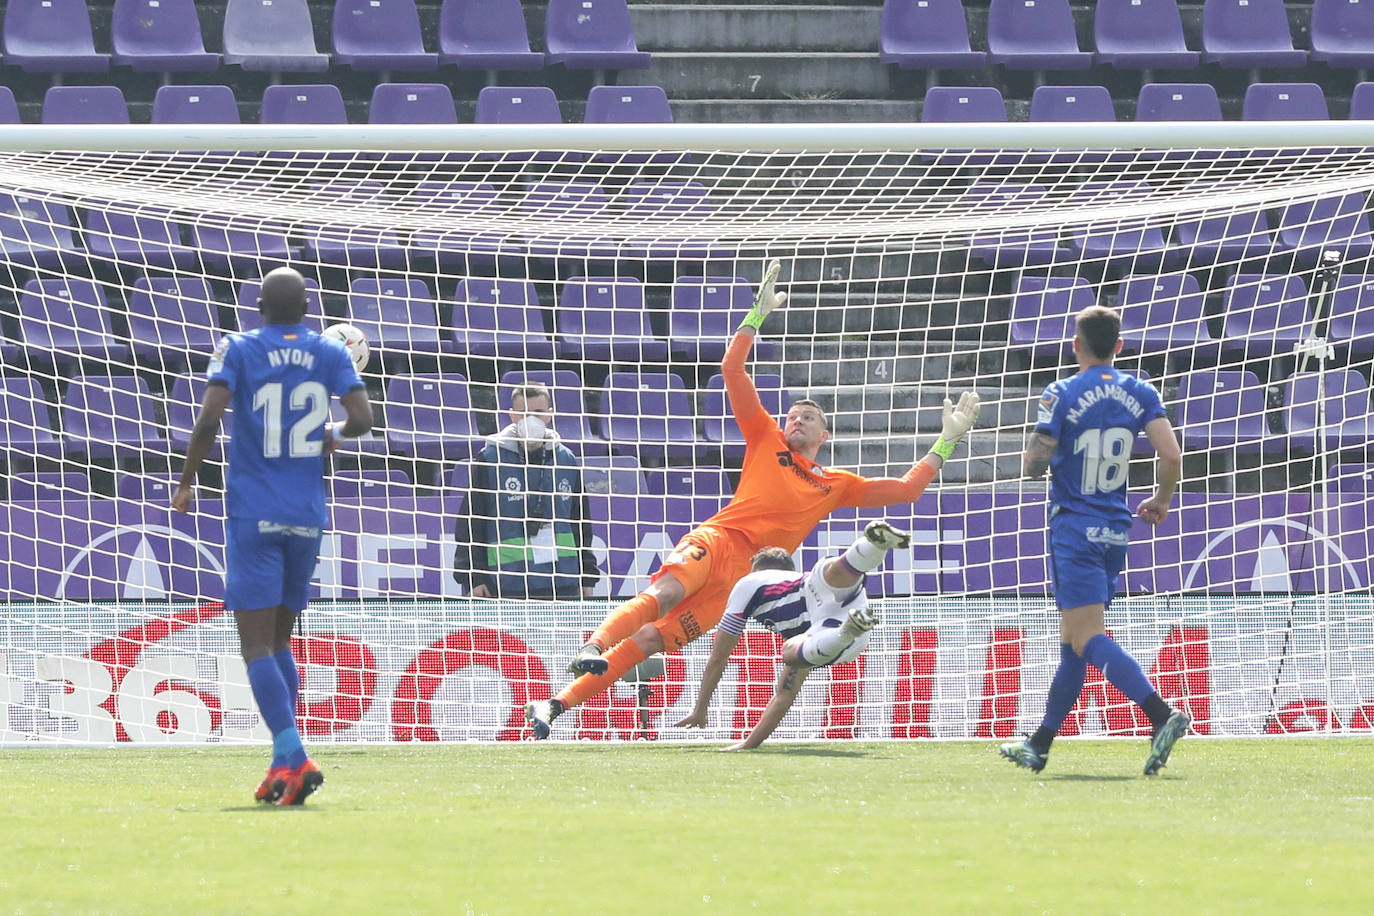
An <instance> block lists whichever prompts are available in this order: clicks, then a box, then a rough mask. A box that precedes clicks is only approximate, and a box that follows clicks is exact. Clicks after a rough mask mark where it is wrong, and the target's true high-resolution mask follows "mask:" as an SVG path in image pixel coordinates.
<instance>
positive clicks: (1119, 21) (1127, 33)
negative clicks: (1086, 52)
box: [1093, 0, 1198, 70]
mask: <svg viewBox="0 0 1374 916" xmlns="http://www.w3.org/2000/svg"><path fill="white" fill-rule="evenodd" d="M1093 36H1094V40H1095V44H1096V45H1097V60H1098V62H1099V63H1103V64H1109V65H1111V66H1113V67H1115V68H1117V69H1118V70H1151V69H1154V68H1156V67H1158V68H1161V69H1166V70H1191V69H1192V68H1193V67H1196V66H1197V63H1198V52H1196V51H1189V50H1188V45H1187V44H1186V43H1185V42H1184V40H1183V18H1182V17H1181V16H1180V15H1179V12H1178V3H1177V0H1098V2H1097V7H1096V11H1095V12H1094V14H1093Z"/></svg>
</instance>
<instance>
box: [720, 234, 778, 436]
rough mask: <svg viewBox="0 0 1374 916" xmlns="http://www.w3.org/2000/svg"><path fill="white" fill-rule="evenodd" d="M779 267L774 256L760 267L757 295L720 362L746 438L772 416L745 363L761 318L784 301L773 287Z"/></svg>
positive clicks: (758, 431) (769, 423) (762, 428)
mask: <svg viewBox="0 0 1374 916" xmlns="http://www.w3.org/2000/svg"><path fill="white" fill-rule="evenodd" d="M781 270H782V262H780V261H778V260H776V259H774V260H773V261H771V262H770V263H769V264H768V268H767V269H766V270H765V271H764V276H763V283H762V284H760V285H759V292H758V295H757V296H755V297H754V306H753V308H751V309H750V310H749V313H748V314H747V315H745V316H744V321H743V322H741V323H740V326H739V330H737V331H736V332H735V336H734V338H733V339H732V340H731V341H730V346H729V347H728V348H726V350H725V358H724V359H723V360H721V363H720V375H721V378H722V379H724V381H725V393H726V394H728V395H729V396H730V409H731V410H733V411H734V414H735V422H736V423H738V424H739V428H740V432H741V433H743V434H744V436H745V438H746V439H749V438H751V436H752V435H758V434H762V433H763V432H764V431H765V430H767V429H770V428H771V426H772V424H773V418H772V417H770V416H769V415H768V412H767V411H766V410H764V409H763V402H762V401H760V400H759V393H758V389H756V388H755V387H754V381H753V379H751V378H750V377H749V370H748V369H747V368H746V367H745V363H746V361H747V360H748V358H749V350H750V349H751V348H752V347H753V345H754V336H755V335H756V334H757V333H758V330H759V327H760V326H761V325H762V324H763V319H764V318H766V317H768V313H769V312H771V311H773V310H774V309H775V308H778V307H779V306H781V305H782V304H783V303H784V302H786V301H787V294H786V293H780V292H777V290H776V289H774V287H775V285H776V284H777V280H778V272H779V271H781Z"/></svg>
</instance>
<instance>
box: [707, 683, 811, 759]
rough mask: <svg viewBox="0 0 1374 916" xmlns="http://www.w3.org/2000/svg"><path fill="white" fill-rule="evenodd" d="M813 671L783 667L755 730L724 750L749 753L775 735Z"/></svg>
mask: <svg viewBox="0 0 1374 916" xmlns="http://www.w3.org/2000/svg"><path fill="white" fill-rule="evenodd" d="M811 671H812V669H811V668H809V667H804V666H801V665H791V664H786V665H783V666H782V671H780V672H779V673H778V681H777V683H776V684H774V685H773V696H772V697H771V698H770V699H769V700H768V705H767V706H765V707H764V708H763V714H762V715H761V716H759V721H758V724H757V725H755V726H754V730H753V731H751V732H750V733H749V734H747V735H745V736H744V740H743V741H738V742H736V743H735V744H731V745H729V746H728V747H725V748H722V750H727V751H748V750H752V749H754V748H756V747H758V746H759V745H760V744H762V743H763V742H764V741H765V740H767V738H768V736H769V735H771V734H773V730H774V729H776V728H777V727H778V725H779V723H781V722H782V720H783V719H784V718H785V717H786V716H787V713H788V711H789V710H791V709H792V704H793V703H794V702H796V699H797V694H799V693H801V689H802V684H803V683H805V681H806V676H807V675H808V674H810V673H811Z"/></svg>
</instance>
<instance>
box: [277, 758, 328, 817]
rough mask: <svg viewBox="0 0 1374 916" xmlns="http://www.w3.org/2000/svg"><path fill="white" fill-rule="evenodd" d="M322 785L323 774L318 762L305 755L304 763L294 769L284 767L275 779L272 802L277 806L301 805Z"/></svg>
mask: <svg viewBox="0 0 1374 916" xmlns="http://www.w3.org/2000/svg"><path fill="white" fill-rule="evenodd" d="M322 785H324V774H323V773H321V772H320V767H319V764H317V763H315V761H313V760H311V759H310V758H309V757H307V758H305V763H302V764H301V765H300V766H298V767H296V768H294V769H286V770H285V771H284V772H283V773H282V776H281V778H280V779H278V780H277V800H276V801H275V802H274V804H275V805H277V806H278V807H285V806H287V805H303V804H305V800H306V798H308V797H309V796H310V795H312V794H313V793H314V792H315V791H316V790H318V789H319V788H320V786H322Z"/></svg>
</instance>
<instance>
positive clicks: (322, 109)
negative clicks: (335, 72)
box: [258, 83, 348, 124]
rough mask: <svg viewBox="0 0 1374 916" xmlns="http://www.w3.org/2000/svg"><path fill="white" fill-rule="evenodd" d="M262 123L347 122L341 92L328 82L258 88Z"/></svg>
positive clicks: (260, 121) (346, 110)
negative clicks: (259, 90)
mask: <svg viewBox="0 0 1374 916" xmlns="http://www.w3.org/2000/svg"><path fill="white" fill-rule="evenodd" d="M258 121H259V123H262V124H347V123H348V109H347V108H345V107H344V100H343V93H341V92H339V87H338V86H335V85H333V84H332V83H323V84H311V85H306V86H268V87H267V88H266V89H264V90H263V91H262V110H261V111H260V112H259V114H258Z"/></svg>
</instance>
